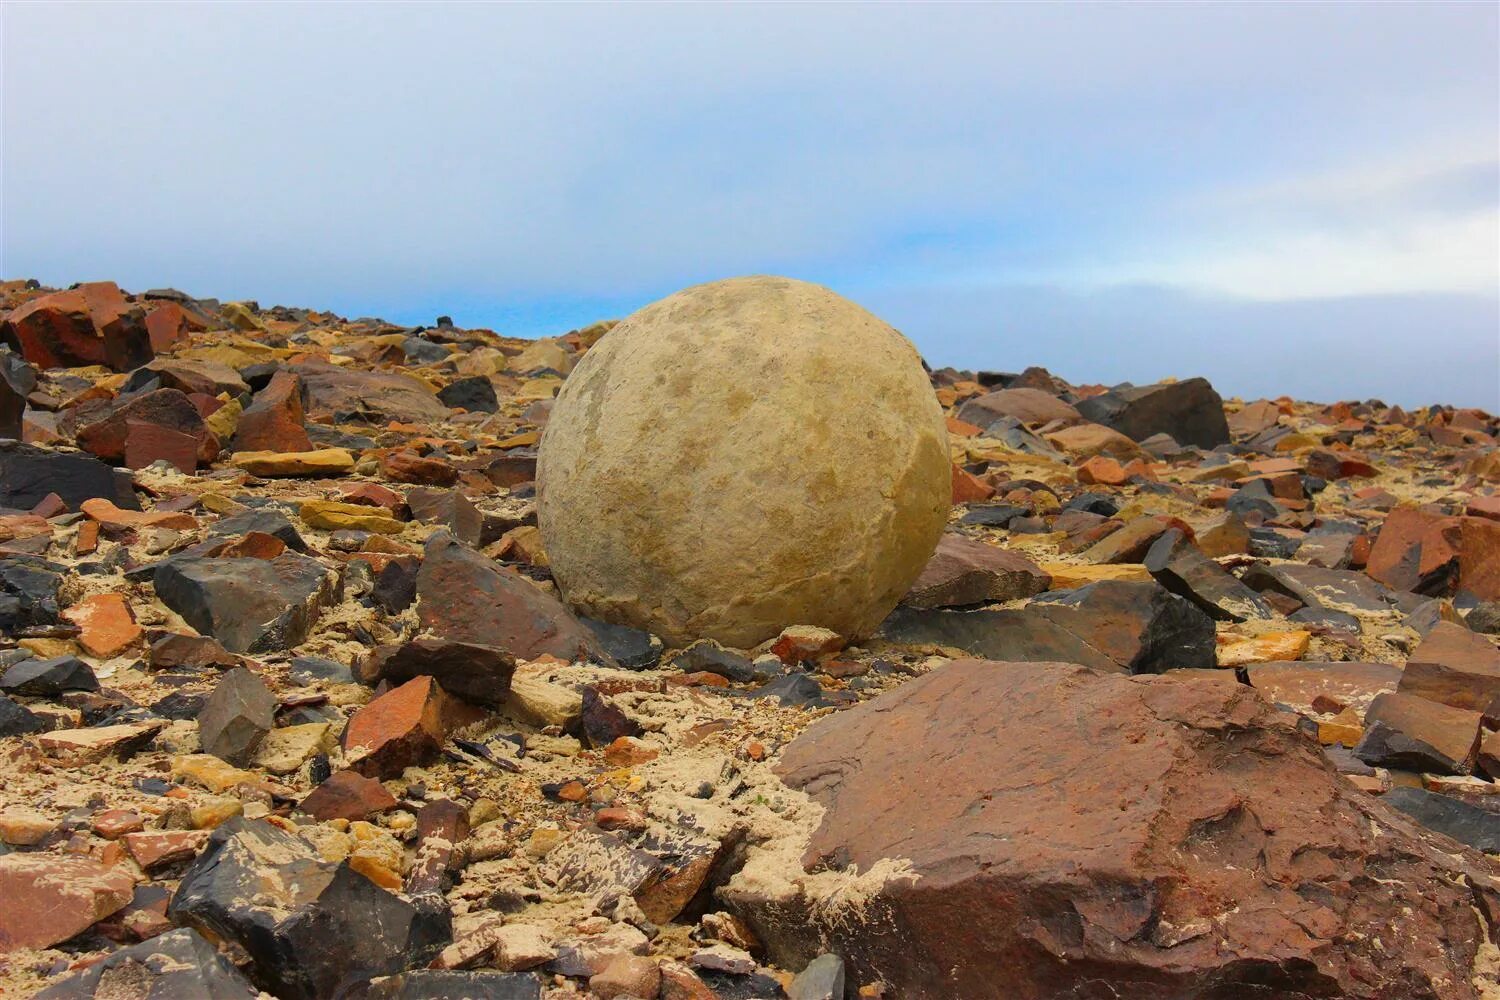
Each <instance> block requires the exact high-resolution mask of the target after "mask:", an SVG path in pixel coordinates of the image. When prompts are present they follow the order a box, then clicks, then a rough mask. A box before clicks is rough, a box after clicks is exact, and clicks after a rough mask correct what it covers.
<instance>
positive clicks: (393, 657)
mask: <svg viewBox="0 0 1500 1000" xmlns="http://www.w3.org/2000/svg"><path fill="white" fill-rule="evenodd" d="M515 671H516V661H515V657H513V656H511V655H509V654H508V653H506V652H505V651H504V650H503V649H496V648H495V647H494V646H481V645H477V644H475V643H468V642H453V641H450V640H448V639H413V640H411V641H410V642H403V643H399V644H392V645H388V646H380V647H378V648H376V649H375V650H374V651H372V652H371V653H370V655H369V656H367V657H365V658H364V659H362V660H361V661H360V662H359V664H358V666H357V667H356V670H355V674H356V676H357V677H358V679H359V680H360V681H361V682H362V683H364V684H368V685H370V686H371V687H374V686H375V685H376V684H379V683H380V682H381V681H387V682H389V683H390V684H391V685H392V686H395V685H398V684H404V683H406V682H407V681H409V680H411V679H412V678H413V677H418V676H422V675H426V676H428V677H433V678H435V679H436V680H437V682H438V684H440V685H441V686H442V688H443V690H445V691H447V692H448V693H449V694H453V695H457V696H458V697H460V698H462V699H464V700H465V701H470V702H473V703H474V704H476V705H487V706H489V707H491V708H499V707H500V706H501V705H503V704H504V703H505V696H506V695H507V694H508V693H509V692H510V679H511V676H512V675H513V674H514V673H515Z"/></svg>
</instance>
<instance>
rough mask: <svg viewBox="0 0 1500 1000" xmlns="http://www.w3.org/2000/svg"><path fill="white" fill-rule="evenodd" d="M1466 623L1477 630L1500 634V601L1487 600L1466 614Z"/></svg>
mask: <svg viewBox="0 0 1500 1000" xmlns="http://www.w3.org/2000/svg"><path fill="white" fill-rule="evenodd" d="M1464 624H1465V625H1467V626H1469V628H1470V629H1472V630H1473V631H1475V632H1482V633H1484V634H1485V635H1500V603H1497V602H1495V601H1485V602H1484V603H1482V604H1478V605H1475V607H1474V609H1473V610H1472V611H1470V612H1469V613H1468V614H1467V615H1465V616H1464Z"/></svg>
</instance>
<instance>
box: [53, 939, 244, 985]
mask: <svg viewBox="0 0 1500 1000" xmlns="http://www.w3.org/2000/svg"><path fill="white" fill-rule="evenodd" d="M259 993H260V991H259V990H257V989H256V988H255V987H254V986H253V985H251V983H250V980H248V979H246V978H245V977H244V976H243V975H241V974H240V970H239V969H236V968H235V967H234V963H232V962H230V961H229V959H227V958H225V957H224V956H223V955H221V954H219V952H218V949H216V948H215V947H214V946H213V945H212V944H211V943H210V942H209V941H208V939H207V938H205V937H204V936H203V935H202V934H199V933H198V932H197V931H195V930H191V929H187V928H183V929H179V930H174V931H168V932H167V933H165V934H161V935H158V936H157V937H154V938H151V939H150V940H148V941H143V942H141V943H140V944H138V945H134V946H132V947H129V948H121V949H120V950H119V951H116V952H113V953H112V954H110V955H108V956H107V957H106V958H105V959H104V960H103V961H101V962H97V963H95V964H93V965H90V966H88V967H87V968H84V969H82V970H80V971H78V972H75V973H73V974H72V975H70V976H68V977H66V978H64V979H61V980H59V981H58V982H55V983H53V984H52V985H51V986H48V987H47V988H46V989H44V990H42V991H41V992H40V993H38V994H36V996H35V997H34V998H33V1000H121V998H127V997H128V998H131V1000H255V998H256V997H257V996H258V995H259Z"/></svg>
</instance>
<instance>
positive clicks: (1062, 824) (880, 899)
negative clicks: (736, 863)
mask: <svg viewBox="0 0 1500 1000" xmlns="http://www.w3.org/2000/svg"><path fill="white" fill-rule="evenodd" d="M976 734H983V736H982V738H976ZM1106 761H1107V762H1108V764H1107V766H1103V763H1102V762H1106ZM778 770H779V771H780V773H781V774H782V775H783V777H784V778H785V780H786V781H787V783H788V784H790V785H792V786H793V787H796V788H801V789H804V790H805V791H806V792H807V793H808V794H810V795H811V796H812V797H813V798H814V799H816V800H817V801H818V802H819V803H820V804H821V805H822V806H823V807H824V809H825V812H824V813H823V815H822V818H821V822H820V825H819V826H818V828H817V830H816V831H815V832H814V834H813V836H812V840H811V846H810V849H809V850H808V852H807V854H806V855H805V856H804V858H803V867H805V868H806V869H807V870H808V871H812V870H815V869H816V868H817V867H819V866H822V865H827V864H833V865H839V866H857V868H858V870H859V871H860V872H861V873H871V872H872V869H875V866H877V865H880V864H881V863H882V862H884V863H885V865H887V866H890V865H892V863H893V862H894V863H895V865H894V867H887V868H884V874H883V877H882V876H881V874H880V871H881V870H880V869H877V870H876V872H875V873H872V874H868V875H865V876H864V879H865V881H864V882H863V883H862V886H863V888H862V891H860V892H859V894H858V895H859V902H858V904H857V905H854V904H852V903H848V902H844V903H841V902H840V900H839V898H838V897H837V896H832V897H823V896H821V895H819V896H811V897H810V896H809V895H807V894H805V891H803V890H799V889H798V888H797V885H798V884H807V885H809V886H811V885H812V884H813V882H812V881H810V880H807V877H806V876H805V875H803V874H802V873H801V872H800V871H798V870H796V869H795V868H792V869H791V870H788V871H786V872H785V873H784V875H785V876H786V877H787V878H789V879H797V880H798V881H797V883H793V882H790V881H789V882H787V883H786V885H785V887H784V888H783V889H781V890H780V891H776V890H775V889H773V888H771V886H774V884H775V882H774V880H757V881H756V882H755V883H744V882H738V881H732V882H731V883H730V884H729V885H728V886H727V887H726V888H725V889H723V890H721V891H720V894H721V896H723V897H725V898H726V899H727V901H728V902H729V903H730V904H731V907H732V908H733V909H734V910H736V911H737V912H738V913H739V914H740V915H741V916H742V917H744V918H746V919H747V920H748V922H749V923H750V925H751V926H752V928H753V929H754V930H755V932H756V934H757V935H758V936H759V937H760V939H761V940H762V941H763V942H764V943H765V945H766V948H767V951H768V953H769V955H770V957H771V958H772V959H773V960H774V961H776V963H777V964H778V965H780V966H782V967H784V968H793V969H795V968H802V967H804V966H805V965H806V964H807V963H808V962H809V961H810V960H811V959H812V958H814V957H815V956H816V955H817V954H818V953H819V952H822V951H831V952H834V953H836V954H838V955H840V956H841V957H842V958H843V959H844V961H845V962H846V963H847V964H848V966H849V969H850V978H851V980H852V981H853V982H857V983H868V982H873V981H877V980H878V981H880V982H881V983H883V984H884V986H885V988H886V990H887V993H886V995H887V996H899V997H903V998H908V1000H928V998H931V1000H937V998H947V997H965V998H975V1000H978V998H1009V1000H1044V998H1055V997H1064V996H1068V997H1086V996H1095V995H1105V996H1109V995H1116V996H1121V997H1124V996H1131V997H1143V998H1144V997H1150V998H1152V1000H1177V998H1182V1000H1187V998H1203V997H1208V996H1214V997H1237V996H1251V995H1257V994H1259V993H1266V995H1267V996H1270V995H1275V996H1285V997H1291V996H1338V997H1344V998H1360V1000H1377V998H1390V997H1398V996H1399V997H1416V996H1424V997H1430V998H1443V1000H1460V998H1464V1000H1471V998H1472V997H1473V996H1474V992H1473V988H1472V986H1471V985H1470V982H1469V977H1470V975H1471V971H1470V970H1471V968H1472V967H1473V964H1474V962H1475V959H1476V958H1477V956H1478V954H1479V951H1480V948H1481V947H1482V945H1483V943H1484V939H1485V937H1484V935H1485V932H1484V931H1483V930H1482V929H1481V927H1480V923H1479V921H1478V920H1477V919H1476V916H1475V913H1474V911H1475V909H1476V908H1477V909H1479V910H1480V911H1481V912H1489V910H1488V906H1489V903H1488V901H1489V900H1491V899H1493V898H1494V897H1493V893H1494V891H1495V888H1496V886H1497V882H1496V880H1495V877H1494V876H1495V871H1494V869H1493V866H1492V865H1491V863H1490V862H1488V861H1487V860H1485V859H1484V858H1483V857H1482V856H1480V855H1478V854H1476V853H1473V852H1467V851H1461V850H1460V849H1458V848H1456V847H1455V845H1453V844H1452V842H1451V841H1446V840H1443V841H1442V842H1441V843H1432V842H1429V841H1428V840H1427V837H1428V836H1429V835H1428V834H1425V833H1424V832H1423V830H1422V828H1420V827H1418V826H1417V825H1416V824H1415V823H1414V822H1413V821H1411V820H1410V819H1408V818H1407V817H1405V816H1403V815H1402V814H1399V813H1396V812H1395V811H1393V810H1391V809H1389V808H1387V807H1385V806H1383V805H1381V804H1380V803H1379V801H1378V800H1377V799H1375V798H1372V797H1370V796H1367V795H1364V794H1362V793H1359V792H1357V791H1355V790H1354V789H1353V788H1352V786H1349V785H1347V784H1346V783H1344V781H1343V780H1342V779H1341V778H1340V777H1339V776H1338V775H1337V774H1336V773H1335V772H1334V771H1333V769H1332V768H1331V767H1330V766H1329V765H1328V763H1327V762H1326V761H1325V760H1324V759H1323V757H1322V754H1321V753H1320V751H1319V750H1318V748H1317V746H1316V745H1315V744H1313V743H1311V742H1310V741H1307V740H1305V739H1304V738H1303V737H1301V736H1300V735H1299V734H1298V733H1296V732H1295V730H1294V729H1293V727H1292V726H1291V724H1290V717H1289V716H1287V715H1286V714H1285V713H1281V712H1278V711H1276V710H1274V709H1272V708H1271V707H1270V706H1268V705H1267V704H1266V703H1265V702H1264V701H1263V700H1262V699H1261V698H1260V697H1259V696H1258V695H1257V694H1256V693H1255V692H1254V691H1252V690H1250V689H1249V688H1247V687H1245V686H1243V685H1235V684H1224V683H1216V682H1214V681H1212V680H1209V679H1202V680H1200V679H1197V678H1178V677H1173V676H1170V675H1168V676H1163V677H1150V678H1146V677H1124V676H1118V675H1096V674H1093V673H1091V672H1090V671H1087V670H1084V669H1082V668H1078V667H1073V666H1066V665H1061V664H1044V663H992V662H984V661H975V660H965V661H958V662H955V663H952V664H949V665H947V666H945V667H942V668H940V669H938V670H935V671H933V672H932V673H929V674H927V675H926V676H924V677H922V678H919V679H918V680H915V681H912V682H910V683H909V684H907V685H905V686H904V687H902V688H900V689H899V690H897V691H895V692H892V693H890V694H886V695H883V696H881V697H880V698H877V699H876V700H874V701H872V702H868V703H866V704H863V705H860V706H858V707H856V708H853V709H850V710H848V711H846V712H841V713H838V714H835V715H832V716H829V717H827V718H824V719H821V720H819V721H818V722H816V723H814V724H813V726H812V727H811V728H810V729H808V730H807V731H806V732H805V733H804V734H803V735H802V736H801V737H799V738H798V739H797V740H796V741H795V742H793V743H792V744H791V745H790V746H789V747H788V748H787V749H786V750H785V751H783V755H782V762H781V764H780V766H779V768H778ZM903 869H904V870H905V871H908V872H910V876H903V874H902V871H903ZM912 876H914V877H912ZM1481 919H1482V918H1481ZM1388 941H1400V942H1401V945H1400V952H1401V956H1400V960H1399V961H1393V960H1392V957H1391V956H1392V952H1391V950H1390V949H1391V946H1390V945H1388V944H1385V943H1384V942H1388ZM1099 984H1107V986H1106V987H1104V988H1103V990H1102V993H1101V988H1100V985H1099Z"/></svg>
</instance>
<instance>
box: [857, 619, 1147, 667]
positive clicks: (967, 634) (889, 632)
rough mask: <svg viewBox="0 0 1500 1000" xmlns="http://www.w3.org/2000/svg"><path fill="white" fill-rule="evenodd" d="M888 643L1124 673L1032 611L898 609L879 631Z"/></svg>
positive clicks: (1078, 637) (1113, 662)
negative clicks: (1068, 664) (1075, 665)
mask: <svg viewBox="0 0 1500 1000" xmlns="http://www.w3.org/2000/svg"><path fill="white" fill-rule="evenodd" d="M880 636H881V638H883V639H885V640H886V641H887V642H892V643H896V644H899V645H905V646H916V647H919V648H924V649H926V648H938V649H956V650H959V651H961V652H963V653H968V654H970V655H973V656H986V657H1006V658H1009V659H1014V660H1034V661H1044V660H1051V661H1055V662H1060V663H1077V664H1081V665H1082V666H1086V667H1092V668H1094V669H1095V670H1104V671H1118V672H1123V671H1124V670H1125V667H1124V666H1123V665H1122V664H1120V663H1117V662H1116V661H1115V660H1113V659H1112V658H1110V657H1109V656H1107V655H1106V654H1104V653H1102V652H1100V651H1099V650H1097V649H1095V648H1094V647H1093V646H1092V645H1090V644H1089V642H1088V640H1087V639H1086V638H1083V637H1080V636H1077V635H1075V634H1074V633H1073V632H1071V631H1070V630H1069V629H1067V628H1066V627H1065V626H1063V625H1059V624H1057V623H1056V622H1055V621H1053V620H1052V618H1051V615H1050V614H1049V613H1045V612H1042V611H1041V610H1039V609H1034V608H1022V609H1020V610H1005V611H945V610H922V609H917V608H906V607H898V608H897V609H896V610H895V611H893V612H891V615H890V617H889V618H887V619H886V620H885V621H884V622H883V623H882V624H881V626H880Z"/></svg>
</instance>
